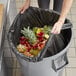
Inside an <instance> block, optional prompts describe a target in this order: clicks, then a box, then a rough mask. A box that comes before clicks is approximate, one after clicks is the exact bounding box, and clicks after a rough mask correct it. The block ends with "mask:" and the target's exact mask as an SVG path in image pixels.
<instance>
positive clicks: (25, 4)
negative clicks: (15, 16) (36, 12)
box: [20, 0, 31, 14]
mask: <svg viewBox="0 0 76 76" xmlns="http://www.w3.org/2000/svg"><path fill="white" fill-rule="evenodd" d="M30 1H31V0H26V1H25V3H24V5H23V7H22V8H21V10H20V12H21V14H22V13H24V11H25V10H26V9H28V8H29V6H30Z"/></svg>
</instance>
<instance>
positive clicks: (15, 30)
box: [8, 7, 72, 62]
mask: <svg viewBox="0 0 76 76" xmlns="http://www.w3.org/2000/svg"><path fill="white" fill-rule="evenodd" d="M59 16H60V15H59V14H58V13H57V12H55V11H53V10H43V9H40V8H35V7H30V8H29V9H27V10H26V11H25V12H24V13H23V14H20V13H19V14H18V15H17V16H16V18H15V20H14V21H13V24H12V26H11V27H10V29H9V32H8V41H9V45H10V47H11V48H12V50H13V52H14V53H15V54H16V55H17V56H20V57H21V58H23V59H25V60H28V61H32V62H36V61H40V60H41V59H43V57H47V56H46V54H47V53H51V55H50V56H52V55H55V54H57V53H59V52H60V51H61V50H62V49H64V48H65V46H66V44H67V41H66V39H64V33H62V32H63V31H64V30H65V29H69V28H71V27H72V24H71V23H70V21H69V20H68V19H66V20H65V23H64V25H63V27H62V29H64V30H62V32H61V33H60V34H59V35H53V34H50V37H49V39H48V40H47V42H46V44H45V47H44V48H43V50H42V51H41V52H40V53H39V54H38V56H36V57H33V58H31V57H27V56H24V55H23V54H21V53H19V52H18V51H17V49H16V47H17V45H18V44H19V37H20V36H21V30H22V29H23V27H28V26H30V28H33V27H43V26H44V25H50V26H53V25H54V23H55V22H56V21H57V20H58V18H59ZM50 49H51V50H50Z"/></svg>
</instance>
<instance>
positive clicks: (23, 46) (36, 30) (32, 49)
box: [17, 25, 51, 57]
mask: <svg viewBox="0 0 76 76" xmlns="http://www.w3.org/2000/svg"><path fill="white" fill-rule="evenodd" d="M50 31H51V26H47V25H45V26H44V27H43V28H41V27H33V28H32V29H30V27H29V26H28V28H23V30H21V34H22V36H21V37H20V38H19V44H18V45H17V49H18V51H19V52H20V53H22V54H24V55H26V56H29V57H35V56H37V55H38V53H39V52H40V51H41V50H42V49H43V48H44V46H45V43H46V41H47V39H48V38H49V34H50Z"/></svg>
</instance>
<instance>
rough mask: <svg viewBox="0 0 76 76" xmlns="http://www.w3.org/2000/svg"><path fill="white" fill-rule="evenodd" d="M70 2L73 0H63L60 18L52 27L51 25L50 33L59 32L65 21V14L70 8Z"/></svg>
mask: <svg viewBox="0 0 76 76" xmlns="http://www.w3.org/2000/svg"><path fill="white" fill-rule="evenodd" d="M72 2H73V0H63V5H62V11H61V14H60V18H59V20H58V21H57V22H56V23H55V24H54V27H53V29H52V31H51V33H54V34H59V33H60V31H61V28H62V25H63V23H64V21H65V18H66V16H67V14H68V12H69V10H70V8H71V5H72Z"/></svg>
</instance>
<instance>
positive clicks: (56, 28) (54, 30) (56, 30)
mask: <svg viewBox="0 0 76 76" xmlns="http://www.w3.org/2000/svg"><path fill="white" fill-rule="evenodd" d="M62 25H63V22H60V21H58V22H56V23H55V24H54V26H53V28H52V30H51V33H53V34H59V33H60V31H61V28H62Z"/></svg>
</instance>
